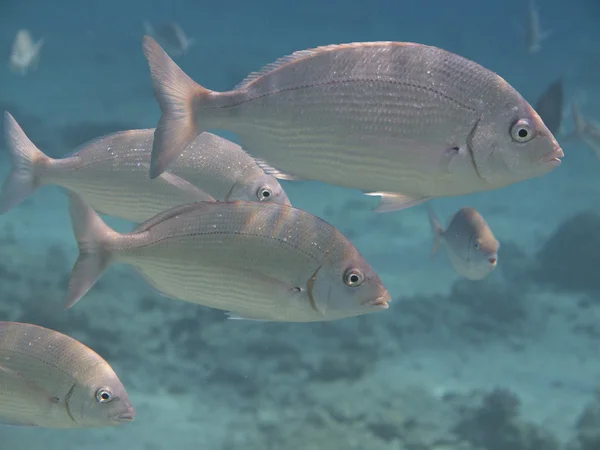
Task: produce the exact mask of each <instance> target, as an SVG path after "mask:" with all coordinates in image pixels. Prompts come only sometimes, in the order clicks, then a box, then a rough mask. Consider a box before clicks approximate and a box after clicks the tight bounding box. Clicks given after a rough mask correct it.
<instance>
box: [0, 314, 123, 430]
mask: <svg viewBox="0 0 600 450" xmlns="http://www.w3.org/2000/svg"><path fill="white" fill-rule="evenodd" d="M134 418H135V409H134V408H133V406H131V403H130V402H129V399H128V397H127V392H126V391H125V388H124V387H123V385H122V384H121V381H119V378H118V377H117V375H116V374H115V372H114V371H113V369H112V368H111V367H110V365H109V364H108V363H107V362H106V361H105V360H104V359H102V358H101V357H100V356H99V355H98V354H96V353H95V352H94V351H93V350H91V349H89V348H88V347H86V346H85V345H83V344H82V343H81V342H79V341H76V340H75V339H73V338H71V337H69V336H66V335H64V334H61V333H59V332H57V331H53V330H49V329H47V328H42V327H39V326H37V325H31V324H27V323H18V322H0V424H5V425H17V426H38V427H47V428H92V427H94V428H95V427H109V426H115V425H119V424H121V423H123V422H131V421H132V420H133V419H134Z"/></svg>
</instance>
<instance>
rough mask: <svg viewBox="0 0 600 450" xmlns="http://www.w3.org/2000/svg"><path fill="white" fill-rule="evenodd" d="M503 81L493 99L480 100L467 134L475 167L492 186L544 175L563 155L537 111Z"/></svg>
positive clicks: (555, 165) (557, 163) (500, 185)
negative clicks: (479, 112) (472, 125)
mask: <svg viewBox="0 0 600 450" xmlns="http://www.w3.org/2000/svg"><path fill="white" fill-rule="evenodd" d="M502 81H503V83H499V91H498V92H497V93H496V94H495V96H494V97H495V98H496V100H494V101H489V102H482V107H481V110H482V111H484V112H483V113H482V115H481V116H480V117H479V119H478V120H477V121H476V123H475V124H474V128H473V130H472V131H471V135H470V137H469V147H470V149H471V152H472V154H473V161H474V165H475V168H476V170H477V172H478V174H479V176H480V177H481V178H483V179H484V180H485V181H486V182H487V183H488V184H489V185H491V186H492V187H493V188H499V187H502V186H506V185H509V184H512V183H516V182H518V181H522V180H526V179H529V178H533V177H537V176H540V175H544V174H546V173H548V172H550V171H552V170H554V169H555V168H556V167H558V166H559V165H560V163H561V158H562V157H564V152H563V150H562V148H561V147H560V145H559V144H558V142H557V141H556V139H555V138H554V136H553V134H552V132H551V131H550V130H549V129H548V127H547V126H546V125H545V124H544V122H543V121H542V119H541V117H540V116H539V114H538V113H537V112H536V111H535V110H534V109H533V108H532V107H531V105H529V103H527V101H526V100H525V99H524V98H522V97H521V96H520V95H519V94H518V93H517V92H516V91H515V90H514V89H513V88H512V87H510V85H508V83H506V82H504V80H502Z"/></svg>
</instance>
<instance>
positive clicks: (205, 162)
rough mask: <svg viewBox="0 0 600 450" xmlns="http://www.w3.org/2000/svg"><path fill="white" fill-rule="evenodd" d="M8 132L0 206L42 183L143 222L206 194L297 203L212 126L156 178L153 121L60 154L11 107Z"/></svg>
mask: <svg viewBox="0 0 600 450" xmlns="http://www.w3.org/2000/svg"><path fill="white" fill-rule="evenodd" d="M4 133H5V141H6V147H7V149H8V151H9V152H10V155H11V157H12V161H13V169H12V171H11V172H10V174H9V176H8V178H7V179H6V181H5V182H4V185H3V187H2V190H1V191H0V213H4V212H7V211H9V210H10V209H12V208H14V207H15V206H17V205H18V204H19V203H21V202H22V201H23V200H24V199H25V198H27V197H28V196H29V195H31V194H32V193H33V192H34V191H35V190H36V189H37V188H38V187H40V186H43V185H58V186H62V187H64V188H67V189H69V190H72V191H74V192H77V193H79V194H80V195H82V196H83V198H84V199H85V200H86V202H88V204H90V205H91V206H92V207H93V208H94V209H96V210H97V211H100V212H102V213H104V214H109V215H111V216H115V217H120V218H123V219H125V220H130V221H132V222H137V223H139V222H143V221H145V220H147V219H149V218H150V217H153V216H154V215H156V214H158V213H160V212H162V211H164V210H166V209H169V208H172V207H174V206H177V205H182V204H185V203H192V202H199V201H215V200H220V201H227V200H247V201H263V202H276V203H282V204H287V205H289V204H290V202H289V199H288V198H287V195H286V194H285V191H284V190H283V188H282V187H281V185H280V184H279V182H278V181H277V180H276V179H275V178H274V177H272V176H270V175H266V174H265V173H264V172H263V171H262V169H260V167H258V166H257V165H256V163H255V162H254V160H253V159H252V158H251V157H250V156H249V155H248V154H247V153H246V152H244V151H243V149H242V148H241V147H240V146H239V145H237V144H235V143H233V142H231V141H228V140H227V139H223V138H221V137H219V136H216V135H213V134H210V133H203V134H202V135H200V136H198V138H197V139H196V140H195V141H194V142H192V144H191V146H190V147H189V148H187V149H186V150H185V151H184V153H183V154H182V156H181V157H180V158H178V160H177V161H176V162H175V163H174V164H173V165H172V166H171V170H170V171H168V172H165V173H164V174H163V175H164V176H163V175H161V176H160V177H158V178H156V179H155V180H151V179H150V178H149V177H148V170H149V169H150V154H151V151H152V141H153V138H154V129H146V130H128V131H120V132H117V133H112V134H109V135H106V136H104V137H101V138H98V139H94V140H92V141H91V142H89V143H86V144H83V145H82V146H81V147H80V148H79V150H78V151H76V152H75V153H72V154H71V155H70V156H67V157H65V158H60V159H53V158H50V157H49V156H47V155H45V154H44V153H43V152H42V151H41V150H40V149H38V148H37V147H36V146H35V145H34V144H33V143H32V142H31V141H30V140H29V138H28V137H27V136H26V135H25V132H24V131H23V130H22V128H21V127H20V126H19V124H18V123H17V121H16V120H15V119H14V117H13V116H12V115H11V114H10V113H8V112H5V115H4ZM196 183H200V184H201V185H202V188H200V187H199V185H198V184H196Z"/></svg>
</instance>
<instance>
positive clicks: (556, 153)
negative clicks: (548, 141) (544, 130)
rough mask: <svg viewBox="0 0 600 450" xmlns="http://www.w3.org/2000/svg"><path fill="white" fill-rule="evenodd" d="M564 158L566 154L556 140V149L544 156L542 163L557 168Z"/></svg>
mask: <svg viewBox="0 0 600 450" xmlns="http://www.w3.org/2000/svg"><path fill="white" fill-rule="evenodd" d="M564 157H565V152H564V151H563V149H562V148H561V146H560V145H559V144H558V142H556V140H554V149H553V150H552V151H551V152H549V153H546V154H545V155H544V157H543V158H542V163H543V164H551V165H553V166H555V167H556V166H559V165H560V163H561V162H562V161H561V159H562V158H564Z"/></svg>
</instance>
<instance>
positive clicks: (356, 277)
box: [344, 269, 365, 287]
mask: <svg viewBox="0 0 600 450" xmlns="http://www.w3.org/2000/svg"><path fill="white" fill-rule="evenodd" d="M363 281H365V276H364V275H363V274H362V272H361V271H359V270H357V269H349V270H347V271H346V273H344V283H346V285H348V286H350V287H357V286H360V285H361V284H363Z"/></svg>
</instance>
